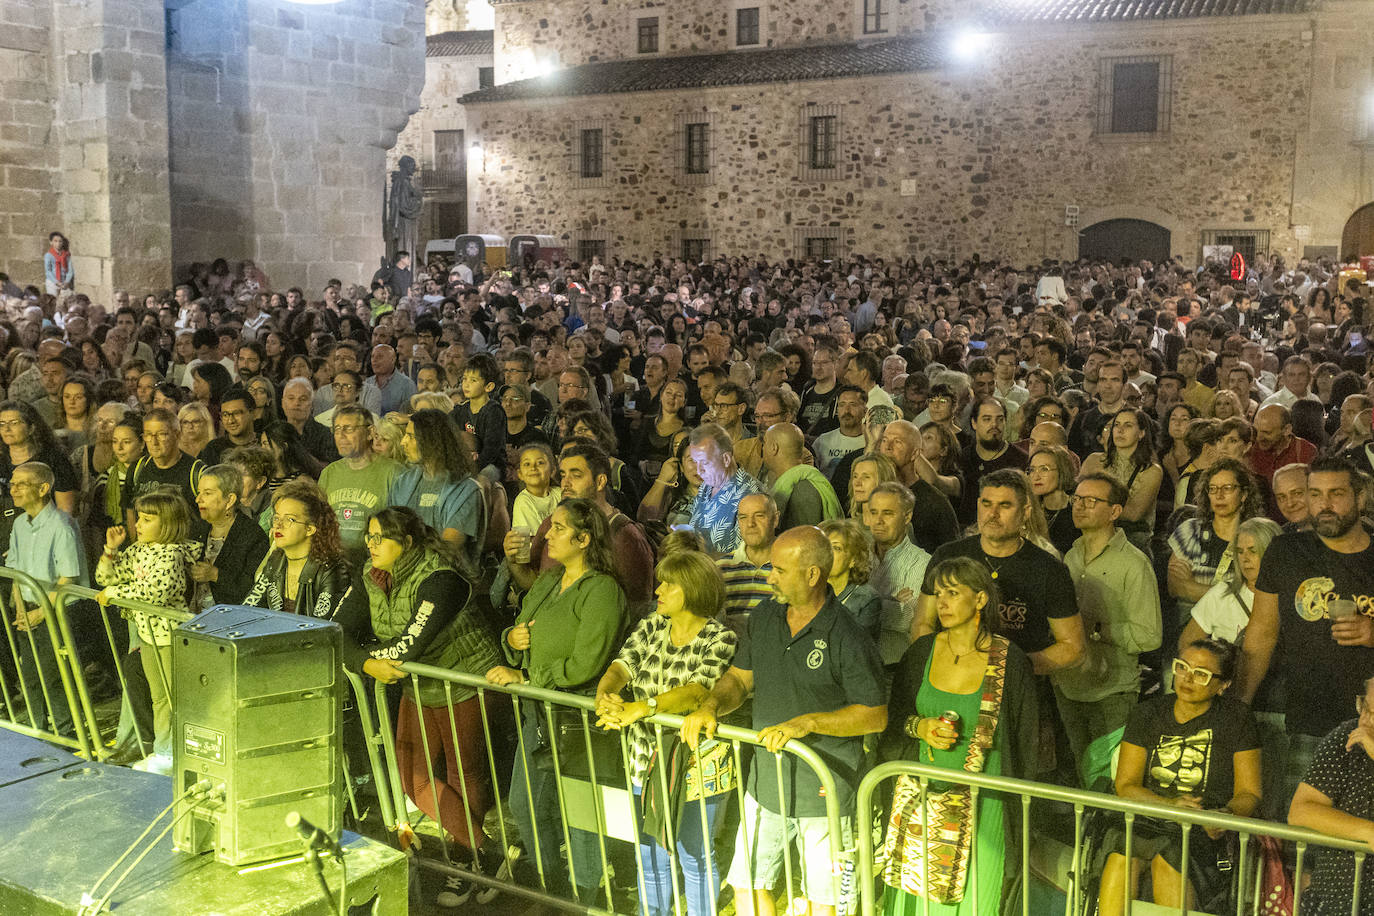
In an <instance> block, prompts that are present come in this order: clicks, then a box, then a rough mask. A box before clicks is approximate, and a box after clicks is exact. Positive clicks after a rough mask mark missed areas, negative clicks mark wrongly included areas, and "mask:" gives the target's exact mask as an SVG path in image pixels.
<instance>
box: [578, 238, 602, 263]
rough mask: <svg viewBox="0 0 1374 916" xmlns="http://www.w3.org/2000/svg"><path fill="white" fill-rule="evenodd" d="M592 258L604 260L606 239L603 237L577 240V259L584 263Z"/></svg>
mask: <svg viewBox="0 0 1374 916" xmlns="http://www.w3.org/2000/svg"><path fill="white" fill-rule="evenodd" d="M592 258H600V259H601V260H602V261H605V260H606V240H605V239H578V240H577V259H578V260H579V261H582V262H584V263H586V262H589V261H591V259H592Z"/></svg>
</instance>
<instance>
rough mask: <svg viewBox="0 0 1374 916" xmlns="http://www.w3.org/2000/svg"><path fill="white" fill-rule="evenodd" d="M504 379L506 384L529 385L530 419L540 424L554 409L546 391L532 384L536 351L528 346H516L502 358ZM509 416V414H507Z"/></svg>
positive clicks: (533, 422)
mask: <svg viewBox="0 0 1374 916" xmlns="http://www.w3.org/2000/svg"><path fill="white" fill-rule="evenodd" d="M501 373H502V381H503V382H504V383H505V384H506V385H525V386H527V387H528V390H529V395H528V401H529V408H528V412H527V414H526V418H527V419H528V421H529V422H530V423H532V424H534V425H535V426H540V425H542V424H543V422H544V418H545V417H547V416H548V415H549V414H550V413H551V412H552V411H553V406H552V405H551V404H549V399H548V398H546V397H544V393H543V392H542V391H540V390H539V389H537V388H533V387H529V386H531V384H532V382H533V379H534V353H533V352H531V351H530V349H529V348H528V347H516V348H515V349H514V350H512V351H511V352H510V353H508V354H507V355H506V356H505V357H503V358H502V360H501ZM507 417H509V414H507Z"/></svg>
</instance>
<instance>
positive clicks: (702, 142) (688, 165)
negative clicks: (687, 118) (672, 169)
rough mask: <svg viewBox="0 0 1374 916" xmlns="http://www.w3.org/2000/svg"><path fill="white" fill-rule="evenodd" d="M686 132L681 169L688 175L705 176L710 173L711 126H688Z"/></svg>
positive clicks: (698, 124) (699, 124) (704, 124)
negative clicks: (684, 157) (684, 158)
mask: <svg viewBox="0 0 1374 916" xmlns="http://www.w3.org/2000/svg"><path fill="white" fill-rule="evenodd" d="M686 130H687V137H686V146H685V152H686V162H684V163H683V168H684V169H685V170H686V172H687V174H688V175H705V174H706V173H707V172H709V171H711V125H710V124H708V123H696V124H688V125H687V128H686Z"/></svg>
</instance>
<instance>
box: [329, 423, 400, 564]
mask: <svg viewBox="0 0 1374 916" xmlns="http://www.w3.org/2000/svg"><path fill="white" fill-rule="evenodd" d="M333 429H334V445H335V446H336V447H337V448H338V450H339V455H340V457H339V460H338V461H335V462H333V463H331V464H330V465H329V466H328V467H326V468H325V469H324V471H323V472H322V473H321V474H320V489H321V490H323V491H324V495H325V496H326V497H327V498H328V499H329V505H330V506H332V507H333V508H334V514H335V515H336V516H337V517H338V519H339V538H340V540H341V541H342V542H343V546H344V552H345V553H346V554H347V555H348V558H349V560H351V561H352V562H354V563H357V564H361V563H362V561H363V560H364V559H366V547H365V545H364V544H363V535H364V534H365V533H366V531H367V520H368V518H370V517H371V515H372V513H374V512H376V511H377V510H378V509H381V508H383V507H384V506H386V505H387V504H388V503H387V497H388V496H389V494H390V492H391V482H392V479H393V478H394V477H395V476H396V475H397V474H398V473H400V470H401V466H400V464H398V463H397V462H395V461H393V460H392V459H390V458H383V457H382V456H380V455H378V454H377V453H375V452H374V451H372V414H370V413H368V412H367V411H366V410H364V409H363V408H362V407H360V406H358V405H356V404H354V405H350V406H348V407H340V408H338V409H337V411H336V412H335V414H334V424H333ZM360 568H361V567H360Z"/></svg>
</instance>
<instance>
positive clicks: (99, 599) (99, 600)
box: [95, 588, 110, 607]
mask: <svg viewBox="0 0 1374 916" xmlns="http://www.w3.org/2000/svg"><path fill="white" fill-rule="evenodd" d="M95 603H96V604H98V605H100V606H101V607H105V606H106V605H107V604H109V603H110V590H109V589H108V588H102V589H101V590H100V591H98V592H96V593H95Z"/></svg>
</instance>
